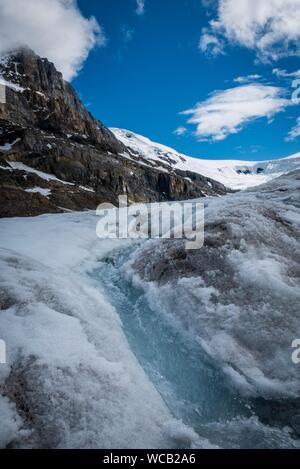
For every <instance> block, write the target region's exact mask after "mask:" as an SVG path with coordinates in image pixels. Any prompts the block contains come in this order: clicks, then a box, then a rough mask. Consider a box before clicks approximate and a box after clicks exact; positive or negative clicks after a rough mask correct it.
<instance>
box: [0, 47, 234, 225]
mask: <svg viewBox="0 0 300 469" xmlns="http://www.w3.org/2000/svg"><path fill="white" fill-rule="evenodd" d="M0 84H2V85H3V86H4V87H5V92H6V102H5V103H2V104H0V198H1V201H2V203H1V210H0V216H25V215H39V214H42V213H59V212H62V211H65V210H83V209H95V208H96V207H97V205H98V204H99V203H102V202H111V203H113V204H115V205H116V204H117V202H118V196H119V195H124V194H126V195H127V197H128V199H129V202H156V201H167V200H168V201H172V200H185V199H191V198H196V197H204V196H208V195H222V194H225V193H226V192H227V189H226V188H225V187H224V186H223V185H222V184H220V183H218V182H216V181H214V180H211V179H209V178H206V177H204V176H202V175H199V174H196V173H195V174H194V173H191V172H189V171H182V170H180V169H178V170H175V171H172V172H169V171H166V170H165V169H164V168H159V167H149V165H145V166H143V165H141V164H139V161H138V158H136V159H135V158H132V156H131V154H130V149H128V148H127V147H126V146H125V145H124V144H123V143H122V142H120V141H119V140H118V139H117V138H116V137H115V136H114V134H113V133H112V132H111V131H110V130H109V129H108V128H106V127H105V126H104V125H103V124H102V123H101V122H100V121H98V120H97V119H95V118H94V117H93V116H92V115H91V114H90V113H89V112H88V111H87V110H86V109H85V107H84V105H83V104H82V103H81V101H80V99H79V97H78V95H77V93H76V91H75V90H74V88H73V87H72V86H71V85H70V84H69V83H67V82H66V81H64V80H63V77H62V74H61V73H60V72H58V71H57V70H56V68H55V66H54V65H53V64H52V63H51V62H49V61H48V60H47V59H45V58H41V57H39V56H37V55H36V54H35V53H34V52H33V51H32V50H30V49H28V48H22V49H20V50H17V51H14V52H11V53H9V54H7V55H6V56H4V57H3V58H2V59H1V60H0ZM16 162H17V163H19V166H18V167H17V166H16V165H15V163H16ZM11 163H12V164H11ZM20 164H21V165H23V166H22V167H20ZM28 168H29V169H28ZM41 173H43V174H44V177H41ZM45 174H46V176H45ZM66 183H67V184H66ZM45 191H47V192H45Z"/></svg>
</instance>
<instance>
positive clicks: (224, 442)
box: [92, 246, 297, 448]
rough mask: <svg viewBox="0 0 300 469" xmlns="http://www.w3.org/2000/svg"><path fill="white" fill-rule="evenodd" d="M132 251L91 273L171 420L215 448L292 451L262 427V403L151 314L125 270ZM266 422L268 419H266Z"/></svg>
mask: <svg viewBox="0 0 300 469" xmlns="http://www.w3.org/2000/svg"><path fill="white" fill-rule="evenodd" d="M134 249H135V247H134V246H133V247H129V248H126V249H125V250H124V249H123V250H120V251H118V252H115V253H112V255H111V256H109V257H107V258H106V259H104V260H103V261H102V262H101V263H100V265H99V268H98V269H97V270H96V271H95V272H94V273H93V274H92V275H93V278H94V279H96V280H97V282H98V284H99V288H101V290H102V291H103V293H104V294H105V295H106V297H107V298H109V301H110V302H111V304H113V306H114V307H115V308H116V310H117V312H118V314H119V316H120V318H121V321H122V324H123V329H124V332H125V334H126V337H127V340H128V342H129V345H130V347H131V349H132V351H133V353H134V354H135V356H136V358H137V359H138V361H139V363H140V365H141V366H142V367H143V369H144V370H145V372H146V373H147V375H148V377H149V378H150V380H151V381H152V383H153V384H154V386H155V387H156V389H157V390H158V392H159V393H160V395H161V396H162V398H163V400H164V402H165V403H166V405H167V407H168V408H169V410H170V412H171V413H172V415H173V416H174V417H175V418H177V419H179V420H182V421H183V422H184V423H185V424H186V425H188V426H190V427H191V428H193V429H194V430H195V431H196V432H197V433H198V435H199V436H200V437H202V438H208V439H209V441H210V442H212V443H213V444H216V445H218V446H220V447H243V448H247V447H250V448H251V447H291V446H294V445H297V443H296V441H295V440H293V439H292V438H291V436H290V434H289V432H288V430H283V429H282V428H280V427H275V428H274V427H273V428H272V427H271V426H266V425H265V424H264V423H262V422H261V421H259V419H258V417H257V415H258V414H264V415H269V414H270V412H269V411H268V409H267V407H268V406H269V405H270V403H267V402H266V401H262V400H261V401H258V400H256V401H255V400H250V399H247V398H243V397H241V395H240V394H239V393H238V391H237V390H235V389H234V388H233V387H232V386H231V384H230V382H229V381H228V379H227V377H226V375H225V374H224V373H223V372H222V370H220V368H219V367H218V366H217V365H215V364H214V363H213V362H212V360H211V359H210V358H209V357H208V356H207V355H206V354H205V352H204V351H203V350H202V349H201V347H200V346H199V344H198V343H197V342H196V340H195V341H194V342H193V341H192V340H191V339H187V337H186V336H185V335H184V334H182V333H181V332H180V331H178V330H177V329H176V328H175V327H174V324H171V323H170V322H169V321H168V319H167V318H166V317H165V316H164V315H163V314H161V313H160V311H158V310H155V309H153V308H152V309H151V308H150V306H149V304H148V301H147V297H146V294H145V292H144V290H142V289H140V288H137V287H136V286H134V285H133V283H132V282H131V280H130V279H129V278H128V276H127V275H126V272H125V269H124V265H125V264H126V262H127V261H128V259H129V258H130V255H131V254H132V252H133V251H134ZM267 420H268V419H267Z"/></svg>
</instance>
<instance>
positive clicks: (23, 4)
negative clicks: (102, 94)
mask: <svg viewBox="0 0 300 469" xmlns="http://www.w3.org/2000/svg"><path fill="white" fill-rule="evenodd" d="M104 42H105V37H104V34H103V32H102V30H101V28H100V26H99V25H98V23H97V21H96V19H95V18H93V17H92V18H89V19H87V18H84V17H83V16H82V14H81V12H80V11H79V9H78V7H77V4H76V0H26V1H24V0H0V53H3V52H6V51H7V50H10V49H14V48H16V47H19V46H22V45H27V46H29V47H30V48H31V49H33V50H34V51H35V52H36V53H37V54H39V55H41V56H43V57H47V58H48V59H49V60H51V61H52V62H54V63H55V65H56V67H57V69H58V70H60V71H61V72H62V73H63V75H64V78H65V79H66V80H70V79H72V78H73V77H74V76H75V75H76V74H77V73H78V71H79V70H80V69H81V67H82V64H83V62H84V60H85V59H86V58H87V56H88V54H89V52H90V50H91V49H92V48H93V47H94V46H96V45H97V44H98V45H103V44H104Z"/></svg>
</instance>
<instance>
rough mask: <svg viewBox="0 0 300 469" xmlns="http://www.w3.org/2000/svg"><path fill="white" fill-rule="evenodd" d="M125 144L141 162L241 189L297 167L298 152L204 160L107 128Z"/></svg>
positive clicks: (133, 134)
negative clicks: (268, 158)
mask: <svg viewBox="0 0 300 469" xmlns="http://www.w3.org/2000/svg"><path fill="white" fill-rule="evenodd" d="M110 130H111V131H112V132H113V133H114V134H115V136H116V137H117V138H118V139H119V140H120V141H121V142H122V143H123V144H124V145H126V146H127V147H129V148H130V149H131V150H133V152H134V153H136V154H139V155H140V157H141V163H142V164H147V163H148V164H150V163H152V162H156V163H157V164H161V165H166V166H167V167H168V168H169V170H172V169H179V170H183V171H191V172H194V173H198V174H202V175H203V176H205V177H209V178H211V179H214V180H216V181H218V182H221V183H222V184H224V185H225V186H227V187H229V188H231V189H245V188H247V187H254V186H257V185H259V184H263V183H264V182H267V181H269V180H271V179H273V178H276V177H278V176H281V175H282V174H285V173H288V172H290V171H294V170H296V169H300V153H296V154H295V155H292V156H290V157H288V158H284V159H280V160H274V161H265V162H253V161H249V162H247V161H236V160H204V159H197V158H191V157H189V156H186V155H183V154H181V153H178V152H176V150H174V149H172V148H169V147H166V146H164V145H161V144H159V143H154V142H152V141H151V140H149V139H148V138H146V137H142V136H141V135H137V134H135V133H133V132H130V131H127V130H122V129H110Z"/></svg>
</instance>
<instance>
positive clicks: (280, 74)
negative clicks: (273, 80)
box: [272, 68, 300, 78]
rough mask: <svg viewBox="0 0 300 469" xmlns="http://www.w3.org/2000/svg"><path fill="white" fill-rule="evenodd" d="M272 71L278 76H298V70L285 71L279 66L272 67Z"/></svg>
mask: <svg viewBox="0 0 300 469" xmlns="http://www.w3.org/2000/svg"><path fill="white" fill-rule="evenodd" d="M272 73H273V75H275V76H276V77H278V78H300V70H296V71H295V72H287V71H286V70H282V69H280V68H273V70H272Z"/></svg>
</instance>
